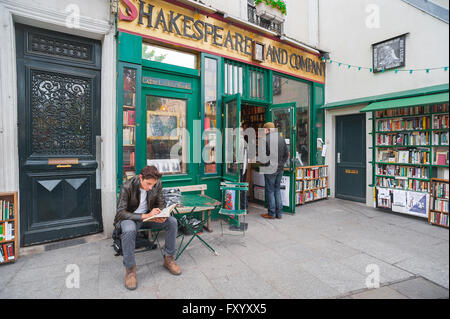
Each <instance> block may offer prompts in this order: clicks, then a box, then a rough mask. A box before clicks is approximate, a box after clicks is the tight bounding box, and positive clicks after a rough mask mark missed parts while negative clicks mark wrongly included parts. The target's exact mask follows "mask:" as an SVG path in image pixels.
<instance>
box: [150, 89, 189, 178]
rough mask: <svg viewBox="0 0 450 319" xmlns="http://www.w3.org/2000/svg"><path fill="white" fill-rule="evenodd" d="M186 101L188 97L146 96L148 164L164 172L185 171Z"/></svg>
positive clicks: (175, 172)
mask: <svg viewBox="0 0 450 319" xmlns="http://www.w3.org/2000/svg"><path fill="white" fill-rule="evenodd" d="M186 105H187V102H186V100H181V99H171V98H163V97H158V96H150V95H148V96H147V97H146V109H147V165H154V166H156V167H157V168H158V170H159V172H160V173H162V174H164V175H174V174H185V173H186V163H187V154H188V152H187V147H188V145H189V144H188V142H187V136H186V135H187V134H186Z"/></svg>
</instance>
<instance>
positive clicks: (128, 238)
mask: <svg viewBox="0 0 450 319" xmlns="http://www.w3.org/2000/svg"><path fill="white" fill-rule="evenodd" d="M120 227H121V228H122V253H123V265H124V266H125V267H126V268H132V267H133V266H136V260H135V257H134V250H135V248H136V235H137V231H138V230H139V229H140V228H143V229H152V228H156V229H159V228H162V229H164V230H165V231H166V241H165V254H166V256H175V253H176V252H177V248H176V239H177V232H178V222H177V220H176V218H175V217H172V216H170V217H168V218H167V219H166V221H165V222H164V223H156V222H145V223H144V222H142V221H134V220H123V221H122V222H121V223H120Z"/></svg>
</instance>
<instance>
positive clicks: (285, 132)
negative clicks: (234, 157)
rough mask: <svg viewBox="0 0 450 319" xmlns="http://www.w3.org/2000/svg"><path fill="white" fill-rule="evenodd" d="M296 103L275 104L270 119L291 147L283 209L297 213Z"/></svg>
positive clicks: (285, 171)
mask: <svg viewBox="0 0 450 319" xmlns="http://www.w3.org/2000/svg"><path fill="white" fill-rule="evenodd" d="M295 110H296V103H295V102H293V103H286V104H274V105H272V106H271V107H270V109H269V120H270V121H271V122H273V123H274V124H275V127H276V128H278V132H279V133H280V134H281V137H283V138H284V139H285V141H286V144H287V146H288V148H289V159H288V160H287V162H286V164H285V165H284V174H283V178H282V180H281V198H282V201H283V210H284V211H285V212H288V213H292V214H294V213H295V156H293V154H295V145H296V132H295V123H297V119H296V112H295Z"/></svg>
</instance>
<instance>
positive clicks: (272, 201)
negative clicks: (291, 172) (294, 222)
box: [264, 171, 283, 217]
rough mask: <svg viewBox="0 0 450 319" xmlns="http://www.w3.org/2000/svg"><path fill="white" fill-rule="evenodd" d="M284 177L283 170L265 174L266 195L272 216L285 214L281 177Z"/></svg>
mask: <svg viewBox="0 0 450 319" xmlns="http://www.w3.org/2000/svg"><path fill="white" fill-rule="evenodd" d="M282 177H283V171H280V172H277V173H274V174H265V175H264V181H265V183H266V195H267V205H268V211H269V212H268V214H269V215H270V216H273V217H275V216H278V217H280V216H281V215H282V214H283V202H282V200H281V190H280V184H281V178H282Z"/></svg>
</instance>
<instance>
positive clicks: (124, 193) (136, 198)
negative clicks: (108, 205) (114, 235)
mask: <svg viewBox="0 0 450 319" xmlns="http://www.w3.org/2000/svg"><path fill="white" fill-rule="evenodd" d="M140 184H141V182H140V180H139V175H137V176H135V177H133V178H132V179H131V180H129V181H128V182H126V183H125V184H123V185H122V188H121V189H120V194H119V199H118V201H117V212H116V217H115V218H114V225H115V226H118V225H120V222H121V221H122V220H126V219H129V220H135V221H140V220H142V217H141V214H135V213H134V211H135V210H136V209H137V208H138V207H139V203H140V202H141V190H140ZM147 205H148V209H149V211H151V210H152V209H153V208H159V209H161V210H162V209H163V208H164V207H165V204H164V197H163V192H162V185H161V181H160V180H159V181H158V182H157V183H156V185H155V186H154V187H153V188H152V189H151V190H149V191H148V192H147Z"/></svg>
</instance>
